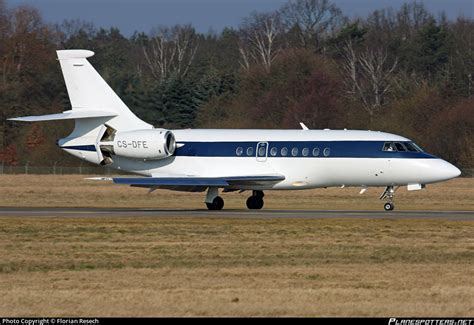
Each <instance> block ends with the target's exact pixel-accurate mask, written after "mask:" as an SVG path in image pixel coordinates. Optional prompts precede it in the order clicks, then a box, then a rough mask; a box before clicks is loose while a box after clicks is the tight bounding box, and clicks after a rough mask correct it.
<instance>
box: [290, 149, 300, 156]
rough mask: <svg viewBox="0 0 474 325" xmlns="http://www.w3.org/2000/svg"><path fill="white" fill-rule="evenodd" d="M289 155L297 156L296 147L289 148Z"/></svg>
mask: <svg viewBox="0 0 474 325" xmlns="http://www.w3.org/2000/svg"><path fill="white" fill-rule="evenodd" d="M291 155H292V156H293V157H296V156H298V148H296V147H295V148H293V149H291Z"/></svg>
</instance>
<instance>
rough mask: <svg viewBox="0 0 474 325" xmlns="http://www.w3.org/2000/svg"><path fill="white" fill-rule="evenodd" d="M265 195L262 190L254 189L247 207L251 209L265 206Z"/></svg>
mask: <svg viewBox="0 0 474 325" xmlns="http://www.w3.org/2000/svg"><path fill="white" fill-rule="evenodd" d="M263 197H264V194H263V192H262V191H252V196H250V197H249V198H248V199H247V208H249V209H250V210H260V209H261V208H263V203H264V202H263Z"/></svg>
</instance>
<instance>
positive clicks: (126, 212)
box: [0, 207, 474, 221]
mask: <svg viewBox="0 0 474 325" xmlns="http://www.w3.org/2000/svg"><path fill="white" fill-rule="evenodd" d="M6 216H9V217H62V218H81V217H82V218H91V217H156V218H165V217H200V218H202V217H218V218H268V219H274V218H307V219H324V218H369V219H383V218H394V219H443V220H461V221H474V211H396V210H395V211H390V212H386V211H345V210H265V209H263V210H257V211H250V210H226V209H224V210H221V211H208V210H204V209H203V210H166V209H165V210H164V209H113V208H18V207H14V208H13V207H8V208H1V207H0V217H6Z"/></svg>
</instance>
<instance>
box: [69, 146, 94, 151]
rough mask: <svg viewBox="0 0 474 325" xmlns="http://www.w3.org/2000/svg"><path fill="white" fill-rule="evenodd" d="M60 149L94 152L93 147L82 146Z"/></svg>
mask: <svg viewBox="0 0 474 325" xmlns="http://www.w3.org/2000/svg"><path fill="white" fill-rule="evenodd" d="M61 149H68V150H82V151H95V146H94V145H92V144H91V145H82V146H64V147H61Z"/></svg>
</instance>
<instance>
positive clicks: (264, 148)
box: [257, 142, 268, 162]
mask: <svg viewBox="0 0 474 325" xmlns="http://www.w3.org/2000/svg"><path fill="white" fill-rule="evenodd" d="M267 155H268V142H259V143H257V161H260V162H264V161H267Z"/></svg>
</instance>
